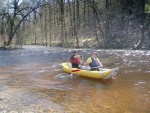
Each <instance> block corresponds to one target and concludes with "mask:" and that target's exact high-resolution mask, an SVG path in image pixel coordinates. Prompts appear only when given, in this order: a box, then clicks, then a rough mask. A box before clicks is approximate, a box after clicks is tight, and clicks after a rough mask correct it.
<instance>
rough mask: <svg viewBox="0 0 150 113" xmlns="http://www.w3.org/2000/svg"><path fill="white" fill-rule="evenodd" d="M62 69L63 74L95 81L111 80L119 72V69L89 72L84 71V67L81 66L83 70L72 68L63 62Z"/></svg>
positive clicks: (69, 64)
mask: <svg viewBox="0 0 150 113" xmlns="http://www.w3.org/2000/svg"><path fill="white" fill-rule="evenodd" d="M61 65H62V69H63V70H64V72H67V73H70V74H75V75H80V76H84V77H90V78H96V79H108V78H112V77H113V76H115V75H116V74H117V72H118V70H119V68H114V69H104V68H100V71H90V70H85V66H83V67H82V66H81V68H83V69H78V68H72V67H71V63H69V62H65V63H62V64H61Z"/></svg>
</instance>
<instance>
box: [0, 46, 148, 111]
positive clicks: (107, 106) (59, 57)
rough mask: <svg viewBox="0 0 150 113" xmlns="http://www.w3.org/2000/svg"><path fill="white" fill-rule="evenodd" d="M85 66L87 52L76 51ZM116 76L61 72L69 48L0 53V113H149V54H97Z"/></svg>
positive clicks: (131, 51) (35, 48)
mask: <svg viewBox="0 0 150 113" xmlns="http://www.w3.org/2000/svg"><path fill="white" fill-rule="evenodd" d="M76 50H77V51H78V52H79V54H81V55H82V56H83V59H84V61H85V60H86V59H87V58H88V57H89V56H90V55H91V52H92V49H76ZM96 51H97V52H98V58H99V59H100V61H101V62H102V63H103V65H104V67H107V68H114V67H119V68H120V69H119V71H118V73H117V75H116V76H115V77H114V78H112V79H108V80H97V79H90V78H85V77H80V76H76V75H70V74H67V73H64V72H63V70H62V68H61V65H60V64H61V63H62V62H66V61H69V58H70V56H71V54H72V52H73V49H67V48H58V47H41V46H23V49H16V50H0V113H150V51H148V50H143V51H142V50H141V51H140V50H102V49H100V50H96Z"/></svg>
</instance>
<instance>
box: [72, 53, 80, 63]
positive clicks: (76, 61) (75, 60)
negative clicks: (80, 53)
mask: <svg viewBox="0 0 150 113" xmlns="http://www.w3.org/2000/svg"><path fill="white" fill-rule="evenodd" d="M70 62H71V63H73V64H79V62H80V60H79V58H74V55H73V56H72V57H71V58H70Z"/></svg>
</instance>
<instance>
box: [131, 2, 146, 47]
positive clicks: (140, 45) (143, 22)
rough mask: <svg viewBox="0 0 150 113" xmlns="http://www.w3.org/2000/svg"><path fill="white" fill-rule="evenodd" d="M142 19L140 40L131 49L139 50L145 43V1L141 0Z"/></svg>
mask: <svg viewBox="0 0 150 113" xmlns="http://www.w3.org/2000/svg"><path fill="white" fill-rule="evenodd" d="M141 15H142V17H141V39H140V40H139V41H138V43H137V44H136V45H135V47H134V48H133V49H141V48H142V45H143V43H144V41H145V36H144V32H145V25H144V24H145V0H142V14H141Z"/></svg>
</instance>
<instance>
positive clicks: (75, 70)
mask: <svg viewBox="0 0 150 113" xmlns="http://www.w3.org/2000/svg"><path fill="white" fill-rule="evenodd" d="M78 71H80V69H74V70H72V71H71V72H72V73H74V72H78Z"/></svg>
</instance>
